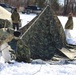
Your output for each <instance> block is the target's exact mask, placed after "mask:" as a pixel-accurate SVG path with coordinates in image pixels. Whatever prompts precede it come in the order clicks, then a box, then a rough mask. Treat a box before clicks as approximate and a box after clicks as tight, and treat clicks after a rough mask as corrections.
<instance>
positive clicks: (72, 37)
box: [58, 16, 76, 45]
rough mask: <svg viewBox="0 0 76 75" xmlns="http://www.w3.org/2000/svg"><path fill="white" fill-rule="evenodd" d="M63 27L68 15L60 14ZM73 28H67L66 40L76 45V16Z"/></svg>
mask: <svg viewBox="0 0 76 75" xmlns="http://www.w3.org/2000/svg"><path fill="white" fill-rule="evenodd" d="M58 18H59V20H60V22H61V24H62V26H63V28H64V26H65V24H66V22H67V20H68V17H64V16H58ZM73 25H74V27H73V30H65V29H64V31H65V34H66V41H67V42H68V43H69V44H73V45H76V17H73Z"/></svg>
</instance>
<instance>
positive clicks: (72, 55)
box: [59, 48, 76, 60]
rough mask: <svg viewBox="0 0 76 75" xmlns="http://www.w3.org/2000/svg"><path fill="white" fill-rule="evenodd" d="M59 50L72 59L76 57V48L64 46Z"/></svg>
mask: <svg viewBox="0 0 76 75" xmlns="http://www.w3.org/2000/svg"><path fill="white" fill-rule="evenodd" d="M59 51H61V52H62V53H63V54H64V55H65V56H67V57H68V58H69V59H71V60H74V59H76V50H74V49H66V48H62V49H59Z"/></svg>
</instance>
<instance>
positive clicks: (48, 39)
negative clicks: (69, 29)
mask: <svg viewBox="0 0 76 75" xmlns="http://www.w3.org/2000/svg"><path fill="white" fill-rule="evenodd" d="M26 26H27V25H26ZM26 26H25V28H24V29H25V30H26V31H25V34H24V36H23V37H22V40H24V42H25V44H26V45H28V47H29V48H30V51H31V57H32V58H33V59H36V58H41V59H51V58H52V57H53V56H54V54H58V48H62V47H63V46H65V45H66V40H65V34H64V30H63V27H62V25H61V23H60V21H59V20H58V18H57V16H56V15H55V13H54V11H53V10H52V9H51V7H50V6H49V5H48V6H46V7H45V8H44V10H43V11H42V12H41V14H40V15H38V16H37V17H36V19H35V21H33V22H31V25H29V27H28V28H27V29H26Z"/></svg>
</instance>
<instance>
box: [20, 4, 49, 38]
mask: <svg viewBox="0 0 76 75" xmlns="http://www.w3.org/2000/svg"><path fill="white" fill-rule="evenodd" d="M47 7H48V5H47V6H46V7H45V9H44V10H43V11H42V13H41V14H40V15H39V16H38V18H37V19H36V20H35V21H34V22H33V23H32V24H31V26H30V27H29V28H28V29H27V30H26V31H25V32H24V34H23V35H22V36H21V37H20V39H22V37H23V36H24V35H25V34H26V33H27V32H28V31H29V29H31V27H32V26H33V25H34V24H35V22H36V21H37V20H38V19H39V18H40V16H41V15H42V14H43V13H44V11H45V10H46V8H47Z"/></svg>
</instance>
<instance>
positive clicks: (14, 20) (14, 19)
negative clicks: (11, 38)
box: [11, 8, 20, 30]
mask: <svg viewBox="0 0 76 75" xmlns="http://www.w3.org/2000/svg"><path fill="white" fill-rule="evenodd" d="M11 19H12V24H13V29H14V30H15V29H17V30H19V22H20V15H19V13H18V12H17V8H15V9H14V11H13V13H12V14H11Z"/></svg>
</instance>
